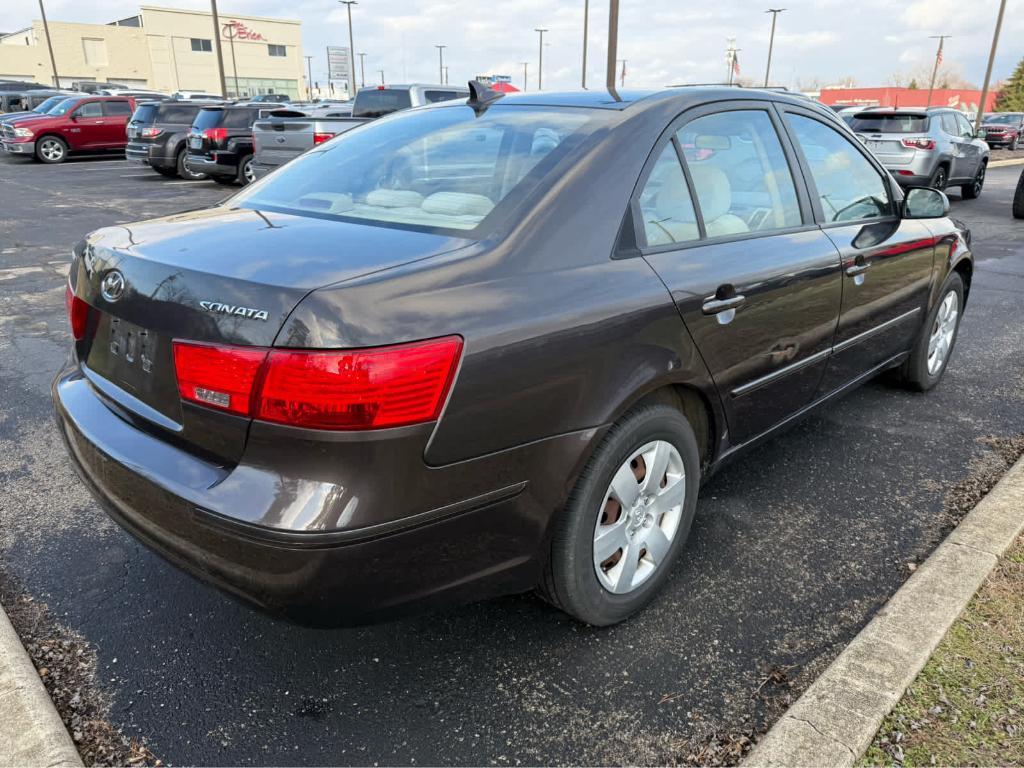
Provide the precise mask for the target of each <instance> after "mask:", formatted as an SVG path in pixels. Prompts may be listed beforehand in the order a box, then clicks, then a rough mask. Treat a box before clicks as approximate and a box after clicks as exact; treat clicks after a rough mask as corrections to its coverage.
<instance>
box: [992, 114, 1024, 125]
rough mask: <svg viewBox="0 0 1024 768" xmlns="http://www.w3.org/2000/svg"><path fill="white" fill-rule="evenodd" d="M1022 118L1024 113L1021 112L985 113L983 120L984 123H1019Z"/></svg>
mask: <svg viewBox="0 0 1024 768" xmlns="http://www.w3.org/2000/svg"><path fill="white" fill-rule="evenodd" d="M1021 118H1024V113H1021V112H1006V113H1003V114H1000V115H985V118H984V119H983V120H982V121H981V122H982V123H988V124H990V125H991V124H992V123H1019V122H1020V121H1021Z"/></svg>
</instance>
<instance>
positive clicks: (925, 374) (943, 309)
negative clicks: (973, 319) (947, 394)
mask: <svg viewBox="0 0 1024 768" xmlns="http://www.w3.org/2000/svg"><path fill="white" fill-rule="evenodd" d="M950 308H952V311H953V312H955V313H956V314H955V316H952V317H951V316H950V315H949V309H950ZM963 310H964V281H963V279H962V278H961V277H960V275H959V274H958V273H956V272H953V273H952V274H951V275H950V276H949V277H947V278H946V282H945V283H943V284H942V290H941V291H939V298H938V300H937V301H936V302H935V306H934V307H932V309H931V311H930V312H929V313H928V319H927V321H926V322H925V324H924V325H923V326H922V327H921V333H920V336H919V337H918V339H917V341H916V342H915V343H914V348H913V351H912V352H911V353H910V357H909V358H908V359H907V361H906V362H905V363H904V364H903V367H902V368H900V378H901V379H902V380H903V383H904V384H905V385H906V386H908V387H909V388H910V389H914V390H917V391H918V392H927V391H928V390H929V389H931V388H932V387H934V386H935V385H936V384H938V383H939V382H940V381H941V380H942V375H943V374H944V373H945V372H946V366H947V365H949V359H950V358H951V357H952V356H953V348H954V347H955V346H956V339H957V336H958V335H959V333H960V320H961V319H962V318H963V315H964V312H963ZM938 351H941V356H940V357H933V354H934V353H936V352H938Z"/></svg>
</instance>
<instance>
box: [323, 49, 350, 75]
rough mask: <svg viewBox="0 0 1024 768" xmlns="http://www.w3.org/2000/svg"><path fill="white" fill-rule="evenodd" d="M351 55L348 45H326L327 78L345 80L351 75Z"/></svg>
mask: <svg viewBox="0 0 1024 768" xmlns="http://www.w3.org/2000/svg"><path fill="white" fill-rule="evenodd" d="M350 61H351V57H350V56H349V50H348V46H346V45H328V46H327V79H328V80H345V81H346V82H347V81H348V79H349V77H351V75H352V73H351V64H350Z"/></svg>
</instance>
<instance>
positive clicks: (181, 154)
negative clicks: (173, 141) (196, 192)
mask: <svg viewBox="0 0 1024 768" xmlns="http://www.w3.org/2000/svg"><path fill="white" fill-rule="evenodd" d="M187 156H188V150H186V149H185V148H184V147H182V148H181V149H179V150H178V157H177V160H175V162H174V165H175V169H176V175H178V176H180V177H181V178H183V179H185V181H202V180H203V179H205V178H207V176H206V174H205V173H194V172H193V171H190V170H189V169H188V165H186V164H185V160H186V159H187Z"/></svg>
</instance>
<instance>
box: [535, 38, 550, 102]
mask: <svg viewBox="0 0 1024 768" xmlns="http://www.w3.org/2000/svg"><path fill="white" fill-rule="evenodd" d="M533 31H534V32H537V33H538V34H539V35H540V46H539V48H538V50H539V51H540V53H539V55H538V56H537V90H538V91H543V90H544V33H545V32H547V31H548V30H547V29H536V28H535V29H534V30H533Z"/></svg>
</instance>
